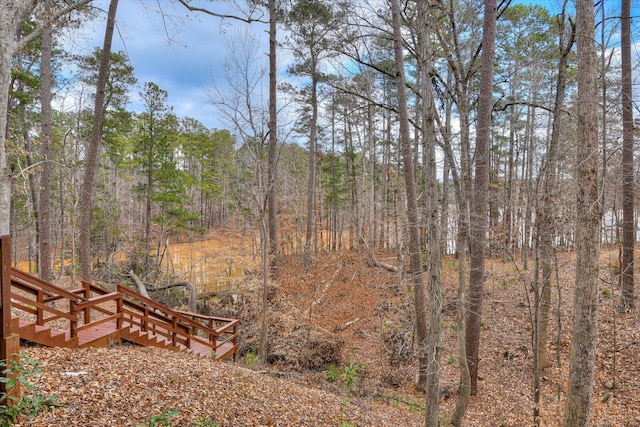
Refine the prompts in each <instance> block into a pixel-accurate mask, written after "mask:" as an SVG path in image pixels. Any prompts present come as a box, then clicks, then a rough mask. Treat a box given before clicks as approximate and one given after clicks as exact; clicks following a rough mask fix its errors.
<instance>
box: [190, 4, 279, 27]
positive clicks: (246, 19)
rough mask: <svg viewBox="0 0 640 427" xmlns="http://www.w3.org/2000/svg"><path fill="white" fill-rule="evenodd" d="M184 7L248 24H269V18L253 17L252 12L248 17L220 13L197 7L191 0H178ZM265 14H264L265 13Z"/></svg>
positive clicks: (191, 10)
mask: <svg viewBox="0 0 640 427" xmlns="http://www.w3.org/2000/svg"><path fill="white" fill-rule="evenodd" d="M178 1H179V2H180V3H181V4H182V5H183V6H184V7H186V8H187V9H188V10H189V11H190V12H201V13H204V14H207V15H211V16H215V17H218V18H222V19H234V20H236V21H241V22H246V23H247V24H251V23H252V22H259V23H261V24H268V23H269V20H264V19H262V17H260V18H253V17H252V16H251V15H252V13H250V14H249V16H247V17H242V16H238V15H229V14H225V13H218V12H214V11H212V10H209V9H206V8H203V7H196V6H191V5H190V4H189V2H190V0H178ZM263 15H264V14H263Z"/></svg>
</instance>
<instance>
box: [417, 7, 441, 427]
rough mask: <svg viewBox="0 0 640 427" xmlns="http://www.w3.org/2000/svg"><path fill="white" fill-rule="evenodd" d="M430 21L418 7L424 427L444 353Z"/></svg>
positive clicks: (431, 423)
mask: <svg viewBox="0 0 640 427" xmlns="http://www.w3.org/2000/svg"><path fill="white" fill-rule="evenodd" d="M431 22H433V17H432V16H431V13H430V12H429V7H428V4H427V2H420V3H419V4H418V27H419V30H418V31H419V32H418V44H419V52H420V57H419V61H420V63H419V64H420V65H419V67H418V68H419V70H420V81H421V83H422V84H421V88H420V91H421V95H422V117H421V121H422V139H423V157H424V164H423V170H424V182H425V196H426V197H425V208H426V209H425V219H426V224H425V226H426V239H427V248H428V250H427V252H428V263H429V268H428V272H429V273H428V275H429V284H428V292H429V329H428V331H429V332H428V335H427V373H426V375H427V381H426V389H425V391H426V406H425V425H426V426H427V427H438V425H439V423H440V405H439V402H440V370H441V366H440V353H441V351H442V277H441V274H442V259H441V254H440V221H439V217H438V180H437V166H436V137H435V118H434V116H435V114H436V111H435V105H434V100H433V87H432V84H431V58H432V54H433V52H432V49H431V31H432V28H431Z"/></svg>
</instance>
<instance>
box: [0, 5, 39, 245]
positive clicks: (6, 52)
mask: <svg viewBox="0 0 640 427" xmlns="http://www.w3.org/2000/svg"><path fill="white" fill-rule="evenodd" d="M36 3H37V2H36V1H35V0H3V2H2V4H0V236H5V235H9V232H10V223H11V221H10V218H11V176H12V171H11V168H10V166H9V161H8V153H7V145H6V144H5V143H4V141H5V140H6V139H7V117H8V115H7V109H8V107H9V84H10V82H11V68H12V66H13V53H14V52H13V49H14V41H15V37H16V34H17V31H18V28H19V27H20V25H21V24H22V22H23V20H24V19H25V17H26V16H27V14H28V13H29V11H30V10H32V9H33V7H34V6H35V5H36Z"/></svg>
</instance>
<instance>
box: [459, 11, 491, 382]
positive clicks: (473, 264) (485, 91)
mask: <svg viewBox="0 0 640 427" xmlns="http://www.w3.org/2000/svg"><path fill="white" fill-rule="evenodd" d="M495 38H496V0H485V2H484V24H483V33H482V69H481V74H480V94H479V98H478V124H477V130H476V151H475V180H474V189H473V198H472V200H471V222H470V226H471V229H470V234H469V235H470V238H471V245H470V253H469V261H470V270H469V292H468V298H469V304H468V311H467V319H466V349H467V363H468V364H469V373H470V375H471V394H472V395H474V394H476V393H477V392H478V364H479V362H480V358H479V355H478V353H479V348H480V319H481V314H482V300H483V292H484V290H483V289H484V274H485V252H486V251H485V246H486V239H487V238H486V234H487V209H488V204H487V193H488V191H489V148H490V144H491V109H492V106H493V97H492V94H493V59H494V56H495Z"/></svg>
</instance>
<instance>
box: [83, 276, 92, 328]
mask: <svg viewBox="0 0 640 427" xmlns="http://www.w3.org/2000/svg"><path fill="white" fill-rule="evenodd" d="M82 287H83V288H84V298H85V299H89V298H91V284H90V283H89V282H85V281H83V282H82ZM84 323H85V324H87V323H91V309H90V308H89V307H87V308H85V309H84Z"/></svg>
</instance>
